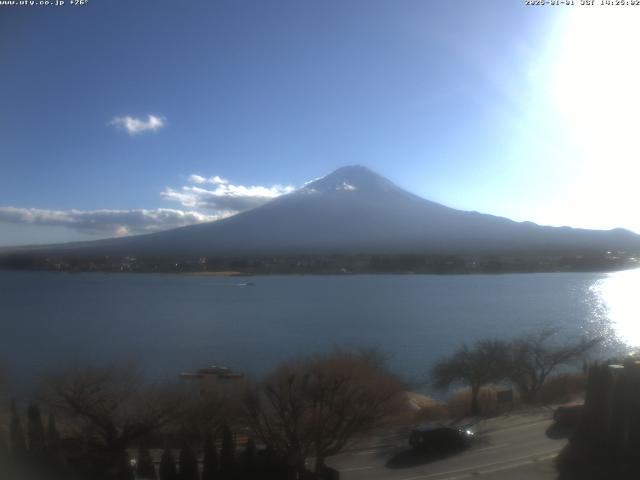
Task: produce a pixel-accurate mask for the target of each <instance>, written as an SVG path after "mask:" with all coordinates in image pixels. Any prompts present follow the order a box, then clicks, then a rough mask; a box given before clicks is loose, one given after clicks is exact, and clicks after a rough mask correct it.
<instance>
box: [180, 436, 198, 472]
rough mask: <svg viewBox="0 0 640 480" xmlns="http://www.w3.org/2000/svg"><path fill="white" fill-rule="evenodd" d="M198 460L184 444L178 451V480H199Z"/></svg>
mask: <svg viewBox="0 0 640 480" xmlns="http://www.w3.org/2000/svg"><path fill="white" fill-rule="evenodd" d="M198 477H199V475H198V459H197V458H196V456H195V454H194V453H193V450H192V449H191V447H190V446H189V445H188V444H186V443H185V444H184V446H183V447H182V450H180V472H179V475H178V478H179V479H180V480H199V478H198Z"/></svg>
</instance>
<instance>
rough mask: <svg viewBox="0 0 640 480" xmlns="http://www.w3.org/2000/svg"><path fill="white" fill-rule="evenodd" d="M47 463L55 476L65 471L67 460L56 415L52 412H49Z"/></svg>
mask: <svg viewBox="0 0 640 480" xmlns="http://www.w3.org/2000/svg"><path fill="white" fill-rule="evenodd" d="M47 463H48V469H49V470H50V471H51V472H52V473H53V474H54V476H55V474H58V473H59V474H61V473H62V472H63V468H64V466H65V462H64V457H63V455H62V449H61V448H60V434H59V433H58V428H57V427H56V417H55V415H54V414H53V413H52V412H49V417H48V419H47Z"/></svg>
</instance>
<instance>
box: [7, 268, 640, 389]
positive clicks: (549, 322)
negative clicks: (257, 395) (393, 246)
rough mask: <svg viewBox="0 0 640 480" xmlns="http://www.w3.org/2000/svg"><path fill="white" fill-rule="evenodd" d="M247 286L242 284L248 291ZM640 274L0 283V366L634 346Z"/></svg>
mask: <svg viewBox="0 0 640 480" xmlns="http://www.w3.org/2000/svg"><path fill="white" fill-rule="evenodd" d="M247 280H249V281H251V282H253V283H254V284H255V285H254V286H241V285H240V284H241V283H243V282H245V281H247ZM639 281H640V271H638V270H634V271H626V272H617V273H612V274H598V273H551V274H513V275H451V276H437V275H376V276H270V277H260V276H258V277H250V278H237V277H236V278H220V277H198V276H186V275H183V276H178V275H155V274H101V273H87V274H62V273H46V272H0V328H1V330H0V362H1V363H3V364H4V366H5V369H6V370H8V372H9V375H10V378H13V379H14V380H16V381H18V382H22V383H25V384H27V383H30V382H32V381H33V380H34V379H35V378H36V376H37V375H39V374H42V373H44V372H47V371H51V370H55V369H57V368H61V367H64V366H65V365H67V364H68V363H69V362H86V361H91V362H109V361H114V360H118V361H121V360H134V361H136V362H138V363H139V364H140V365H141V366H142V367H143V368H144V370H145V371H147V372H148V373H149V374H152V375H163V376H164V375H166V376H169V377H172V376H175V375H176V374H177V373H178V372H180V371H185V370H191V369H196V368H199V367H202V366H206V365H210V364H219V365H227V366H230V367H232V368H234V369H239V370H242V371H245V372H248V373H252V374H255V375H261V374H264V373H266V372H267V371H268V370H270V369H271V368H273V367H274V366H275V365H277V364H278V362H280V361H282V360H283V359H286V358H288V357H292V356H295V355H299V354H305V353H310V352H319V351H323V350H326V349H329V348H331V347H332V346H335V345H353V346H379V347H381V348H382V349H384V350H385V351H386V352H387V353H389V354H390V355H391V360H390V365H391V368H392V369H393V370H394V371H396V372H398V373H400V374H403V375H405V376H406V377H408V378H410V379H414V380H419V379H421V378H425V376H426V374H427V372H428V371H429V368H430V366H431V365H432V364H433V362H434V361H436V360H437V359H438V358H440V357H442V356H443V355H446V354H448V353H450V352H451V350H452V349H454V348H456V347H457V346H459V345H461V344H462V343H464V342H473V341H474V340H476V339H479V338H482V337H505V338H508V337H511V336H514V335H518V334H521V333H523V332H528V331H531V330H532V329H536V328H540V327H543V326H558V327H561V329H562V331H563V332H564V333H565V334H566V335H567V336H569V337H576V336H578V335H583V334H587V335H605V336H606V338H607V342H608V346H609V347H614V346H616V345H618V344H619V343H620V342H621V343H627V344H630V345H639V344H640V323H638V320H640V295H638V294H637V286H638V284H639Z"/></svg>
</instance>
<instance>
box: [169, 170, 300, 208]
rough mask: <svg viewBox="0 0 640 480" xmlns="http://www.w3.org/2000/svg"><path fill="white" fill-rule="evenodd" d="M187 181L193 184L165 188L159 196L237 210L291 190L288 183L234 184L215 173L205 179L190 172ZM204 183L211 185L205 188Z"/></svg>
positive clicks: (191, 205) (190, 204)
mask: <svg viewBox="0 0 640 480" xmlns="http://www.w3.org/2000/svg"><path fill="white" fill-rule="evenodd" d="M189 182H190V183H192V184H195V185H185V186H183V187H181V188H180V189H177V190H176V189H173V188H166V189H165V190H164V191H163V192H162V196H163V197H164V198H166V199H168V200H172V201H175V202H178V203H180V204H181V205H182V206H183V207H187V208H196V209H203V210H207V211H212V212H219V211H224V212H234V213H237V212H241V211H243V210H248V209H250V208H254V207H257V206H259V205H262V204H264V203H266V202H268V201H269V200H272V199H274V198H276V197H279V196H280V195H284V194H287V193H291V192H293V191H294V190H295V188H294V187H293V186H291V185H287V186H283V185H272V186H270V187H265V186H259V185H252V186H245V185H234V184H231V183H229V181H228V180H227V179H225V178H222V177H219V176H217V175H216V176H213V177H209V178H206V177H203V176H201V175H191V176H190V177H189ZM208 184H209V185H214V186H215V187H214V188H211V187H209V188H205V187H206V186H207V185H208Z"/></svg>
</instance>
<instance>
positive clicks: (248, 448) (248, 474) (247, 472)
mask: <svg viewBox="0 0 640 480" xmlns="http://www.w3.org/2000/svg"><path fill="white" fill-rule="evenodd" d="M243 460H244V461H243V472H244V478H245V479H246V480H249V479H252V478H254V476H255V471H256V444H255V442H254V441H253V438H251V437H249V439H248V440H247V443H246V444H245V446H244V455H243Z"/></svg>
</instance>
